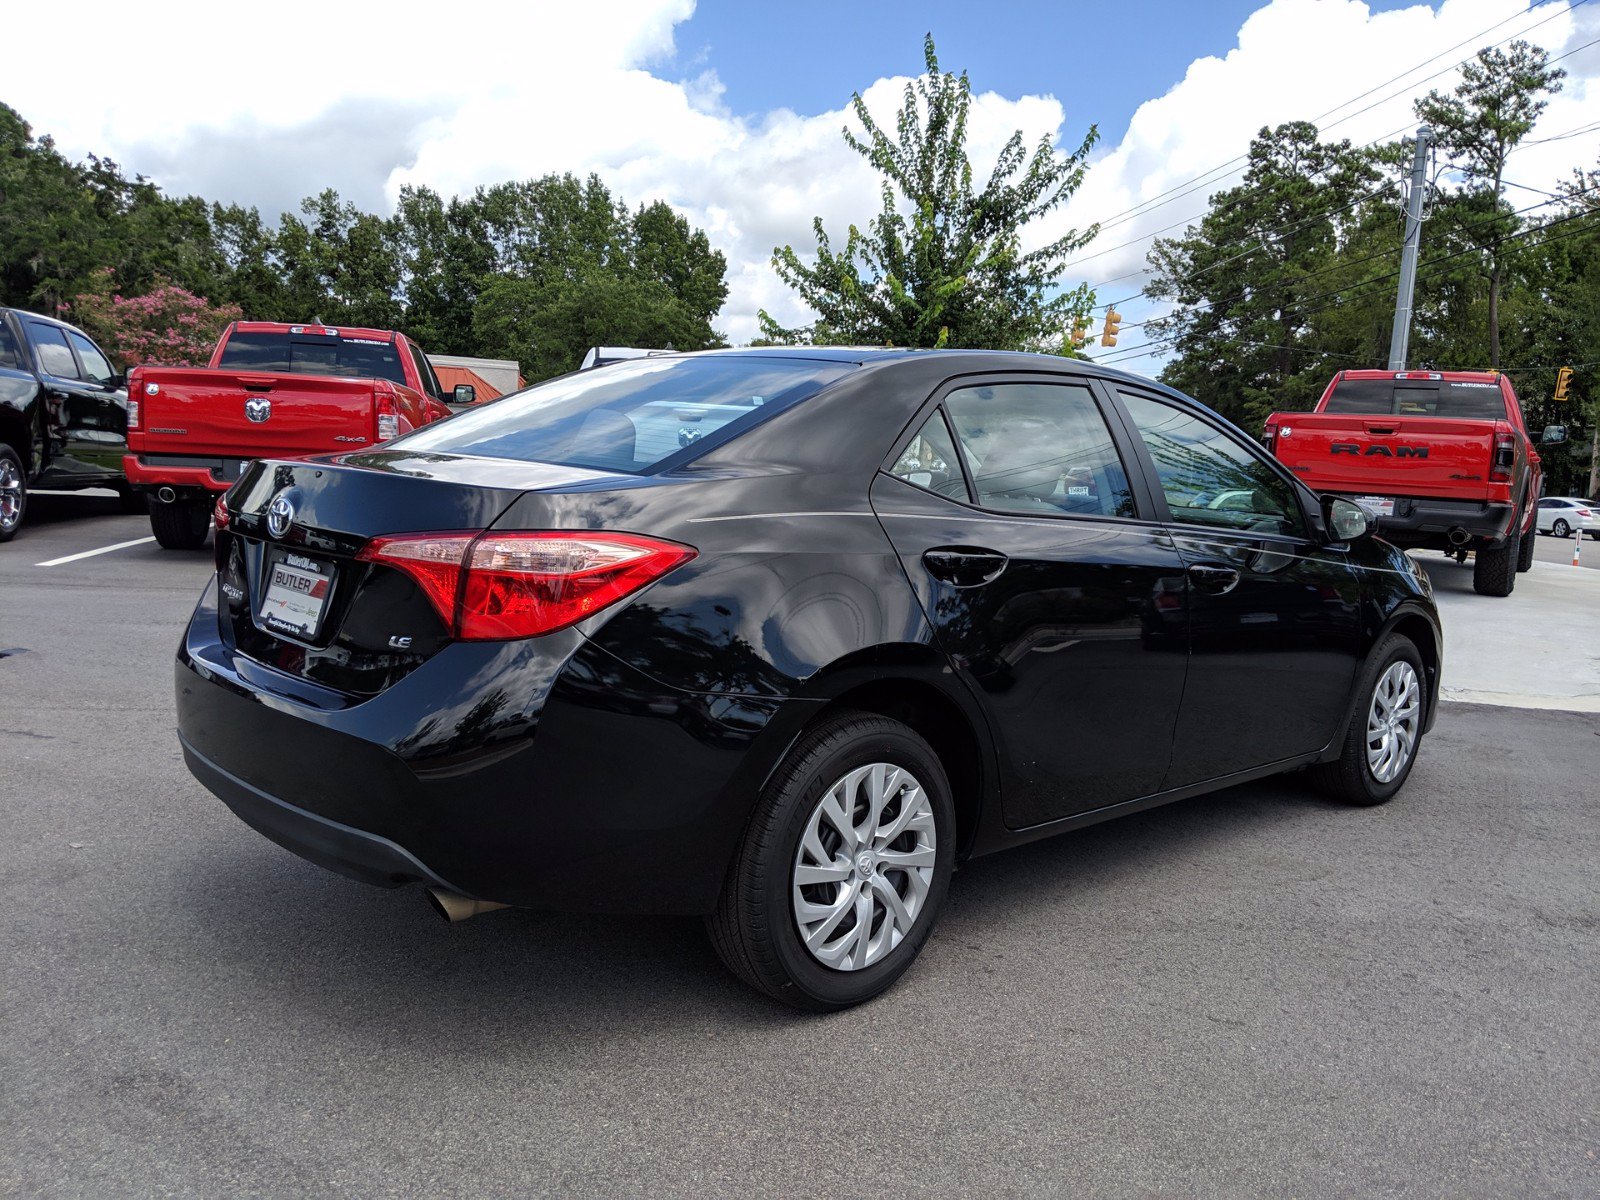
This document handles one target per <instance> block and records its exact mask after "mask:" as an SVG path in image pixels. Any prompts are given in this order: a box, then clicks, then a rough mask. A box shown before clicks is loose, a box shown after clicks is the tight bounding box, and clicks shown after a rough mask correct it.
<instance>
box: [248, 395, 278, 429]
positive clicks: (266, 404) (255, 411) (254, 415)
mask: <svg viewBox="0 0 1600 1200" xmlns="http://www.w3.org/2000/svg"><path fill="white" fill-rule="evenodd" d="M244 415H245V416H247V417H249V418H250V419H251V420H252V421H254V422H255V423H256V424H257V425H259V424H261V422H263V421H265V420H266V419H267V418H268V417H270V416H271V415H272V401H271V400H270V399H268V398H267V397H266V396H251V397H250V399H248V400H246V401H245V402H244Z"/></svg>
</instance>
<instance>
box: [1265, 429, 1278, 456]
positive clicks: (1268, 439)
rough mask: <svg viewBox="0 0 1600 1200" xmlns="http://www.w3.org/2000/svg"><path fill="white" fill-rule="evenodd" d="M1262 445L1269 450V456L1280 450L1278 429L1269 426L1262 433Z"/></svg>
mask: <svg viewBox="0 0 1600 1200" xmlns="http://www.w3.org/2000/svg"><path fill="white" fill-rule="evenodd" d="M1261 444H1262V445H1263V446H1265V447H1266V448H1267V452H1268V453H1269V454H1274V453H1276V452H1277V449H1278V427H1277V426H1276V425H1268V426H1267V427H1266V429H1264V430H1262V432H1261Z"/></svg>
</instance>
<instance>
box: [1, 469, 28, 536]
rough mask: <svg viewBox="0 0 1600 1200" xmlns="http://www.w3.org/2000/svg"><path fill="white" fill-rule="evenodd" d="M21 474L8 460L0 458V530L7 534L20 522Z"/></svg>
mask: <svg viewBox="0 0 1600 1200" xmlns="http://www.w3.org/2000/svg"><path fill="white" fill-rule="evenodd" d="M22 494H23V493H22V472H21V471H19V470H18V469H17V464H16V463H14V462H12V461H11V460H10V459H6V458H0V530H4V531H5V532H7V533H9V532H11V530H13V529H15V528H16V527H17V522H19V521H20V520H22Z"/></svg>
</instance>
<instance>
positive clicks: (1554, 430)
mask: <svg viewBox="0 0 1600 1200" xmlns="http://www.w3.org/2000/svg"><path fill="white" fill-rule="evenodd" d="M1566 440H1567V427H1566V426H1565V425H1546V426H1545V427H1544V436H1543V437H1541V438H1540V439H1539V445H1541V446H1559V445H1560V444H1561V443H1562V442H1564V441H1566Z"/></svg>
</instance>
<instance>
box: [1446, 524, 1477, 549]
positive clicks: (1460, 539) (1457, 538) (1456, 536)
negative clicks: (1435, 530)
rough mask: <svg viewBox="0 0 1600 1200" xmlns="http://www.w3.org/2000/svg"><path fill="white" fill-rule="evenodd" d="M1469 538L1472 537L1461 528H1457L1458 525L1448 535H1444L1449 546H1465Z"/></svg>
mask: <svg viewBox="0 0 1600 1200" xmlns="http://www.w3.org/2000/svg"><path fill="white" fill-rule="evenodd" d="M1471 536H1472V535H1471V534H1469V533H1468V532H1467V531H1466V530H1465V529H1463V528H1461V526H1459V525H1457V526H1456V527H1455V528H1454V529H1452V530H1451V531H1450V532H1449V533H1447V534H1445V537H1446V538H1448V539H1449V540H1450V544H1451V545H1452V546H1465V545H1466V544H1467V541H1468V539H1469V538H1471Z"/></svg>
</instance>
